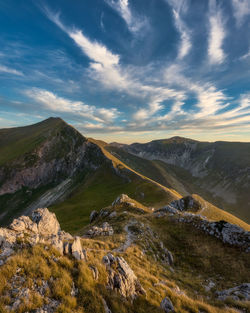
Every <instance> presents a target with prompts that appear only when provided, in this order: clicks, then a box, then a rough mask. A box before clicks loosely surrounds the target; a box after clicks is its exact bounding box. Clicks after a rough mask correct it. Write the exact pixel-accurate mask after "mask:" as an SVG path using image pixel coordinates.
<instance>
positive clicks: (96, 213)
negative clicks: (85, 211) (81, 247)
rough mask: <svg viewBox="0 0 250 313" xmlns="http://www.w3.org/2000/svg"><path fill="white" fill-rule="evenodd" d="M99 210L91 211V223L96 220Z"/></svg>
mask: <svg viewBox="0 0 250 313" xmlns="http://www.w3.org/2000/svg"><path fill="white" fill-rule="evenodd" d="M98 215H99V214H98V212H97V211H95V210H94V211H92V212H91V213H90V216H89V221H90V223H92V222H94V220H95V219H96V218H97V217H98Z"/></svg>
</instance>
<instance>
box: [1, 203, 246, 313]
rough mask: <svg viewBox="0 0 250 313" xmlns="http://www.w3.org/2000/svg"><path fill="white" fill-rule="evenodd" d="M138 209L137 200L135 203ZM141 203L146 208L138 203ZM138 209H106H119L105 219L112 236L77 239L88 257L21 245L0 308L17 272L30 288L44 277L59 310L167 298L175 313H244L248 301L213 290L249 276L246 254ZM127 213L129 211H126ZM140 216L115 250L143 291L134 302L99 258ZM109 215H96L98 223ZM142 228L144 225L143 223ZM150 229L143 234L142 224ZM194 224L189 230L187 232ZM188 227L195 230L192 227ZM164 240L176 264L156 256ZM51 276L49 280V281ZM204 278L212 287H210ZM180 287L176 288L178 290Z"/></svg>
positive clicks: (121, 307) (127, 307)
mask: <svg viewBox="0 0 250 313" xmlns="http://www.w3.org/2000/svg"><path fill="white" fill-rule="evenodd" d="M139 206H140V204H139ZM141 207H142V208H144V206H141ZM144 209H145V212H144V214H143V213H142V212H140V213H138V212H137V211H136V209H135V208H133V207H132V208H128V207H127V206H125V205H119V206H116V207H112V208H111V207H110V208H108V210H110V211H114V210H115V211H116V212H117V215H116V217H115V218H112V219H109V220H108V221H109V223H110V224H111V225H112V226H113V227H114V230H115V233H114V235H113V236H106V237H105V236H104V237H97V238H94V239H87V238H83V239H82V246H83V247H84V248H85V249H86V250H87V252H88V259H87V261H86V262H85V261H84V262H82V261H76V260H74V259H72V258H70V257H68V256H59V254H58V252H57V251H55V250H53V249H44V247H43V246H42V245H38V246H35V247H32V248H22V249H20V251H19V252H18V253H17V255H15V256H14V257H12V258H10V259H9V260H8V262H7V264H6V265H4V266H3V267H2V268H1V269H2V270H1V273H0V282H1V283H0V295H1V296H0V311H1V312H5V311H4V309H3V306H4V304H7V303H8V297H7V296H6V297H5V296H4V295H5V294H6V293H7V292H8V289H9V288H10V286H8V285H7V281H9V280H10V279H11V277H12V276H13V275H14V274H15V273H16V272H17V269H19V272H18V275H20V276H24V277H25V279H24V282H22V285H21V287H23V288H24V287H28V288H29V287H30V286H31V285H32V284H33V283H37V284H41V280H47V281H48V289H47V291H46V296H48V297H51V298H55V299H57V300H59V301H60V302H61V304H60V306H59V308H58V310H57V311H56V312H64V313H69V312H75V313H76V312H82V313H92V312H100V313H104V309H103V304H102V297H103V298H104V299H105V300H106V302H107V304H108V306H109V308H110V309H111V311H112V312H113V313H118V312H119V313H134V312H137V313H145V312H148V313H163V310H161V309H160V307H159V305H160V302H161V300H162V299H163V298H164V297H165V296H168V297H169V298H170V299H171V301H172V302H173V304H174V306H175V310H176V312H178V313H199V312H205V313H236V312H238V311H236V310H235V309H234V308H238V309H241V310H243V309H244V312H248V311H247V310H248V309H249V304H250V303H249V302H243V301H241V302H235V301H229V302H227V303H226V305H225V303H223V302H220V301H218V300H217V299H216V297H215V291H216V290H223V289H226V288H230V287H232V286H235V285H239V284H241V283H243V282H246V281H247V278H248V277H249V271H248V265H249V259H248V254H247V253H244V252H242V251H241V250H240V249H237V248H234V247H229V246H227V245H224V244H223V243H222V242H221V241H219V240H218V239H216V238H214V237H211V236H208V235H205V234H204V233H203V232H202V231H200V230H197V229H193V228H192V226H191V225H189V224H185V223H178V222H176V221H175V220H174V219H173V217H171V216H166V217H164V218H161V219H159V218H155V217H154V215H152V214H149V213H147V212H148V211H149V210H147V209H146V208H144ZM124 211H126V212H127V213H126V214H125V213H124ZM131 219H133V220H137V222H138V224H136V225H135V226H134V227H133V229H131V231H132V232H133V233H134V234H137V236H136V239H134V240H135V241H134V243H133V244H132V245H131V246H130V247H128V248H127V250H126V251H125V252H123V253H122V252H121V253H119V252H112V253H113V254H114V255H119V256H122V257H124V259H125V260H126V261H127V262H128V264H129V265H130V267H131V268H132V269H133V271H134V272H135V274H136V276H137V277H138V278H139V280H140V283H141V284H142V286H143V288H144V289H145V290H146V293H147V295H146V296H139V297H138V298H137V299H135V301H133V302H132V301H126V300H125V299H123V298H121V296H120V295H119V294H117V293H116V292H114V291H111V292H110V291H109V290H108V289H107V288H106V287H105V286H106V284H107V273H106V270H105V267H104V265H103V263H102V257H103V256H104V255H106V254H107V253H108V251H112V250H114V249H116V248H118V247H119V246H120V245H121V244H122V243H123V242H124V241H125V238H126V233H125V232H124V226H125V225H126V224H127V223H128V222H129V221H130V220H131ZM106 220H107V218H103V219H99V220H97V221H96V223H97V224H98V225H99V224H102V223H103V222H104V221H106ZM141 227H143V228H141ZM148 227H150V228H151V230H153V233H152V232H151V233H146V232H144V231H141V230H142V229H148ZM190 227H191V229H190ZM191 230H192V231H191ZM160 241H162V242H163V243H164V246H165V247H167V248H168V249H169V250H170V251H171V252H172V254H173V256H174V265H173V269H171V268H170V267H169V265H167V264H166V263H162V262H161V260H160V258H159V257H158V254H157V252H159V251H160V249H159V242H160ZM90 266H95V267H97V268H98V271H99V278H98V280H97V281H96V280H94V278H93V275H92V272H91V270H90V268H89V267H90ZM51 277H53V279H50V278H51ZM209 281H212V282H214V283H215V284H216V285H215V287H214V288H212V289H211V290H209V291H207V290H206V289H205V286H207V285H208V283H209ZM73 282H74V284H75V286H76V288H78V289H79V293H78V295H77V296H76V298H75V297H73V296H71V295H70V291H71V288H72V284H73ZM177 286H179V287H180V289H181V291H183V292H184V293H180V292H178V289H177ZM31 296H32V302H27V301H26V300H27V299H25V298H24V299H21V301H22V303H23V306H22V309H21V310H19V311H18V312H20V313H21V312H27V311H29V310H31V309H36V308H38V307H40V306H42V304H43V303H44V301H45V300H44V299H43V298H42V297H41V296H39V295H38V294H36V293H35V292H33V293H32V294H31Z"/></svg>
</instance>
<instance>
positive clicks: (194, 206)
mask: <svg viewBox="0 0 250 313" xmlns="http://www.w3.org/2000/svg"><path fill="white" fill-rule="evenodd" d="M201 208H202V206H201V203H200V202H199V201H197V200H196V199H194V198H193V197H192V196H186V197H183V198H181V199H179V200H174V201H172V202H171V203H170V204H169V205H167V206H165V207H163V208H161V209H159V210H158V211H167V212H169V213H176V210H178V211H181V212H182V211H187V210H193V211H199V210H200V209H201Z"/></svg>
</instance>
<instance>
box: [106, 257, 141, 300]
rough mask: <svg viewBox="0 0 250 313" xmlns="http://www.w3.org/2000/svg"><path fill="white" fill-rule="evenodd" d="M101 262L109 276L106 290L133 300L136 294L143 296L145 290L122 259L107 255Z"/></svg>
mask: <svg viewBox="0 0 250 313" xmlns="http://www.w3.org/2000/svg"><path fill="white" fill-rule="evenodd" d="M103 262H104V263H105V264H106V269H107V272H108V275H109V278H108V288H110V289H111V290H115V291H118V292H119V293H120V294H121V295H122V296H123V297H125V298H132V299H134V298H135V297H136V296H137V295H138V294H143V295H145V293H146V292H145V290H144V289H143V288H142V286H141V284H140V282H139V280H138V278H137V277H136V275H135V274H134V272H133V270H132V269H131V268H130V266H129V265H128V263H127V262H126V261H125V260H124V258H122V257H114V256H113V255H112V254H111V253H109V254H108V255H106V256H104V258H103Z"/></svg>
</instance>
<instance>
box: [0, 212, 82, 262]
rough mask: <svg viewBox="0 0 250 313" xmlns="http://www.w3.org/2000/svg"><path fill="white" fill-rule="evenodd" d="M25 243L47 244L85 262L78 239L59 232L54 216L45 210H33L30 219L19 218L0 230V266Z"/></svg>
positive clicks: (25, 217) (26, 217)
mask: <svg viewBox="0 0 250 313" xmlns="http://www.w3.org/2000/svg"><path fill="white" fill-rule="evenodd" d="M72 240H73V243H72V242H71V241H72ZM27 243H28V244H29V245H35V244H37V243H44V244H49V245H51V246H52V247H54V248H55V249H57V250H58V251H59V252H60V253H61V254H63V253H65V254H72V255H73V256H74V257H75V258H76V259H77V260H86V252H85V250H83V249H82V247H81V241H80V238H79V237H76V238H73V237H72V236H71V235H70V234H69V233H66V232H64V231H62V230H60V224H59V222H58V220H57V218H56V215H55V214H54V213H51V212H50V211H49V210H48V209H47V208H44V209H37V210H35V211H34V212H33V213H32V216H31V219H30V217H28V216H21V217H19V218H17V219H14V220H13V222H12V223H11V224H10V226H9V228H0V248H1V254H0V261H1V262H0V264H1V265H2V264H4V262H5V261H6V259H7V258H8V257H9V256H11V255H12V254H13V253H14V249H15V247H19V246H20V245H25V244H27Z"/></svg>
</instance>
